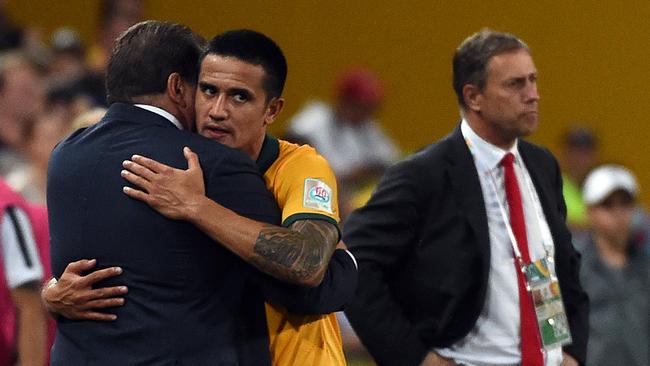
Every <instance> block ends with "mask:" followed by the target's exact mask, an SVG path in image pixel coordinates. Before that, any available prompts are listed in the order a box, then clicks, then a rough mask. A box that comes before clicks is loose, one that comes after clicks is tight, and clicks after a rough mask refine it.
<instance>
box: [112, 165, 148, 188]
mask: <svg viewBox="0 0 650 366" xmlns="http://www.w3.org/2000/svg"><path fill="white" fill-rule="evenodd" d="M120 175H121V176H122V178H124V179H126V180H127V181H128V182H129V183H131V184H133V185H136V186H138V187H139V188H142V189H144V190H146V191H148V192H149V191H151V182H150V181H148V180H146V179H144V178H142V177H141V176H139V175H136V174H133V173H131V172H129V171H128V170H122V171H121V172H120Z"/></svg>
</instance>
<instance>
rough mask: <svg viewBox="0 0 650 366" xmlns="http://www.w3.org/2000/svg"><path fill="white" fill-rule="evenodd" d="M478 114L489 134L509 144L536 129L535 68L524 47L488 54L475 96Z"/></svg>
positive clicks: (537, 100)
mask: <svg viewBox="0 0 650 366" xmlns="http://www.w3.org/2000/svg"><path fill="white" fill-rule="evenodd" d="M478 102H479V105H480V112H479V113H480V115H481V117H482V119H483V120H484V121H485V122H486V124H487V126H489V128H490V129H491V130H492V131H491V134H492V135H493V136H494V137H495V138H497V139H499V140H501V141H499V142H504V143H506V144H507V143H509V142H512V141H514V140H515V139H516V138H518V137H522V136H527V135H529V134H531V133H533V132H534V131H535V129H537V124H538V115H537V114H538V110H537V108H538V104H539V94H538V93H537V69H536V68H535V64H534V63H533V59H532V57H531V56H530V53H528V51H526V50H524V49H520V50H517V51H513V52H506V53H502V54H499V55H496V56H494V57H492V59H491V60H490V62H489V63H488V67H487V80H486V82H485V86H484V88H483V90H482V91H481V92H480V97H479V98H478Z"/></svg>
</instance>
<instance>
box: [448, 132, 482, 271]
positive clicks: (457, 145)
mask: <svg viewBox="0 0 650 366" xmlns="http://www.w3.org/2000/svg"><path fill="white" fill-rule="evenodd" d="M447 142H448V143H449V144H450V148H449V149H447V151H448V154H447V161H448V163H449V172H450V178H451V184H452V188H453V194H454V196H455V198H456V201H457V202H458V203H459V206H460V208H461V210H462V212H463V213H464V214H465V216H466V217H467V220H468V222H469V225H470V226H471V228H472V230H473V231H474V234H475V236H476V240H477V245H478V248H479V250H480V251H481V253H482V254H483V255H482V258H483V261H484V263H483V264H484V266H483V268H484V269H485V271H486V273H485V275H486V276H487V271H488V270H489V268H490V237H489V231H488V223H487V213H486V212H485V203H484V200H483V192H482V190H481V182H480V181H479V177H478V173H477V171H476V166H475V165H474V158H473V157H472V154H471V153H470V151H469V149H468V148H467V144H466V143H465V140H464V139H463V135H462V133H461V131H460V125H458V127H457V128H456V129H455V130H454V131H453V132H452V134H451V135H449V136H448V137H447ZM486 278H487V277H486Z"/></svg>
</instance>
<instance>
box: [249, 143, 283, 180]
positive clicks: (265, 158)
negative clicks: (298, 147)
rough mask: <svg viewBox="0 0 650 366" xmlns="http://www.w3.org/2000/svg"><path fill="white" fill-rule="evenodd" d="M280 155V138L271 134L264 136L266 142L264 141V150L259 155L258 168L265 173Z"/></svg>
mask: <svg viewBox="0 0 650 366" xmlns="http://www.w3.org/2000/svg"><path fill="white" fill-rule="evenodd" d="M279 155H280V142H279V141H278V139H276V138H275V137H273V136H271V135H266V136H264V142H263V143H262V150H261V151H260V155H259V156H258V157H257V161H256V162H255V163H256V164H257V168H258V169H259V170H260V173H262V174H264V173H266V171H267V170H268V169H269V168H270V167H271V165H273V163H274V162H275V160H277V158H278V156H279Z"/></svg>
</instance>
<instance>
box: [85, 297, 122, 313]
mask: <svg viewBox="0 0 650 366" xmlns="http://www.w3.org/2000/svg"><path fill="white" fill-rule="evenodd" d="M122 305H124V298H123V297H114V298H110V299H97V300H92V301H88V302H87V303H86V304H84V306H83V310H91V311H92V310H93V309H105V308H113V307H116V306H122Z"/></svg>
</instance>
